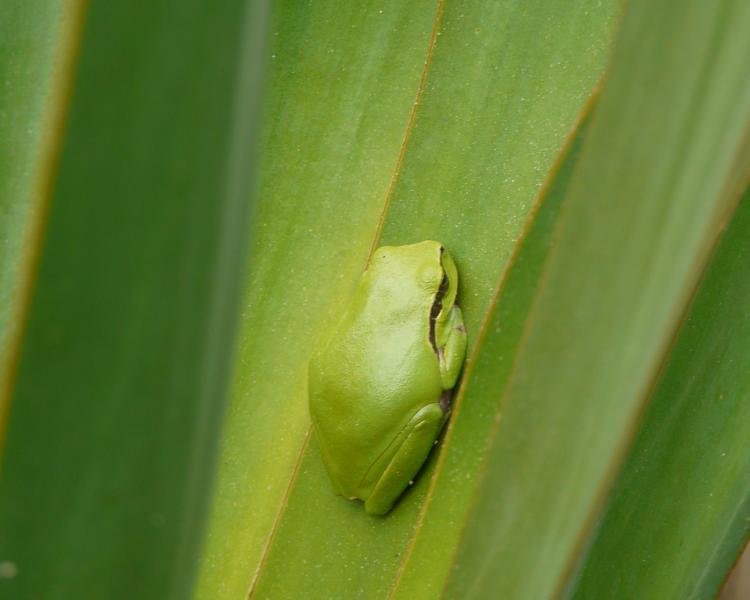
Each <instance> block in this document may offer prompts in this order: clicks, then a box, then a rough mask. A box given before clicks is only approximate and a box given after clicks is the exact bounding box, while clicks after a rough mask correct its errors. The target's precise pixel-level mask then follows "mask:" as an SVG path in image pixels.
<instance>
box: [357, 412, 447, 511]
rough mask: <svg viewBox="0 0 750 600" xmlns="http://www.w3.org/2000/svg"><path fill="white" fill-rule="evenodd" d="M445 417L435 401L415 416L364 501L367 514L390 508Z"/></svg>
mask: <svg viewBox="0 0 750 600" xmlns="http://www.w3.org/2000/svg"><path fill="white" fill-rule="evenodd" d="M445 418H446V415H445V413H444V412H443V411H442V409H441V408H440V405H439V404H428V405H427V406H425V407H424V408H423V409H421V410H420V411H419V412H418V413H417V414H416V415H415V417H414V419H412V421H411V422H410V423H409V430H408V431H406V432H405V434H406V436H405V439H404V441H403V443H402V444H401V445H400V446H399V448H398V449H397V450H396V453H395V454H394V455H393V458H392V459H391V461H390V462H389V463H388V466H387V467H386V468H385V471H384V472H383V474H382V475H381V476H380V479H379V480H378V482H377V483H376V484H375V487H374V488H373V489H372V492H371V493H370V495H369V497H368V498H367V501H366V502H365V510H366V511H367V512H368V513H370V514H371V515H384V514H386V513H387V512H388V511H389V510H391V508H392V507H393V504H394V503H395V502H396V500H397V499H398V497H399V496H400V495H401V494H402V493H403V491H404V490H405V489H406V487H407V486H408V485H409V482H410V481H411V480H412V479H413V478H414V476H415V475H416V474H417V472H418V471H419V469H420V468H421V467H422V465H423V464H424V461H425V460H426V459H427V455H428V454H429V453H430V450H431V449H432V446H433V445H434V442H435V439H436V438H437V436H438V434H439V433H440V429H441V428H442V427H443V423H444V422H445Z"/></svg>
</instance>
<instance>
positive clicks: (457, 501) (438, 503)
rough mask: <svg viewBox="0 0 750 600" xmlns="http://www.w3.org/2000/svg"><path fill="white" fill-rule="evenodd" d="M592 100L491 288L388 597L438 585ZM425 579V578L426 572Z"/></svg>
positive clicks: (431, 591)
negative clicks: (431, 470) (441, 441)
mask: <svg viewBox="0 0 750 600" xmlns="http://www.w3.org/2000/svg"><path fill="white" fill-rule="evenodd" d="M596 98H597V96H596V95H594V96H592V98H591V99H590V101H589V103H588V104H587V106H586V107H585V109H584V113H583V117H585V120H584V121H583V122H582V123H581V125H580V126H579V127H578V128H577V129H576V130H575V136H574V137H572V139H570V140H569V143H568V146H567V147H566V148H565V149H564V151H563V153H562V154H561V156H560V158H559V159H558V164H556V165H555V166H554V167H553V169H552V171H551V173H550V175H549V177H548V180H547V182H546V184H545V187H544V189H543V191H542V195H541V196H540V197H539V199H538V201H537V206H535V207H534V209H533V210H532V213H531V215H530V217H529V223H528V224H527V226H526V230H525V231H524V235H523V237H522V239H520V240H519V241H518V242H517V245H516V250H515V252H514V255H513V257H512V258H511V261H510V262H509V265H508V268H507V271H506V273H504V274H503V277H502V279H501V281H500V284H499V286H498V288H497V289H496V290H495V293H494V297H493V300H492V304H491V305H490V307H489V310H488V313H487V317H486V319H485V322H484V323H482V329H481V331H480V333H479V337H478V339H477V343H476V347H475V349H474V356H472V357H470V358H469V362H468V364H469V367H468V368H467V369H466V371H465V372H464V376H463V384H462V385H461V387H460V388H459V390H458V393H457V394H456V397H455V399H454V401H453V415H452V417H451V423H450V425H449V427H448V432H447V434H446V436H445V441H444V442H443V445H442V449H441V452H440V456H439V458H438V460H437V461H436V466H435V472H434V473H433V475H432V481H431V483H430V488H429V490H428V492H427V497H426V501H425V502H424V504H423V506H422V509H421V513H420V515H419V517H418V521H417V525H416V527H415V531H414V533H413V534H412V539H411V541H410V543H409V547H408V549H407V553H406V555H405V556H404V559H403V561H402V565H401V569H402V571H401V572H400V573H399V574H398V576H397V578H396V581H395V583H394V587H393V590H392V592H391V596H392V597H393V598H405V599H407V598H435V597H439V596H440V595H441V593H442V591H443V588H444V587H445V583H446V580H447V578H448V574H449V572H450V569H451V567H452V564H453V559H454V555H455V550H456V546H457V544H458V542H459V539H460V536H461V534H462V533H463V528H464V526H465V524H466V520H467V518H468V514H469V510H470V502H471V492H472V491H473V490H474V489H475V482H476V481H477V479H478V476H479V472H480V469H481V463H482V458H483V456H484V451H485V448H486V446H487V440H488V438H489V436H490V434H491V433H492V431H493V428H494V427H493V426H494V423H495V419H494V416H495V413H496V412H497V402H498V399H499V398H500V397H501V395H502V391H503V388H504V387H505V384H506V382H507V379H508V376H509V374H510V371H511V367H512V364H513V357H514V355H515V353H516V352H517V350H518V345H519V343H520V341H521V335H522V333H523V326H524V324H525V322H526V319H527V317H528V313H529V309H530V308H531V305H532V301H533V298H534V293H535V292H536V289H537V285H538V282H539V277H540V275H541V273H542V271H543V268H544V264H545V260H546V258H547V254H548V253H549V249H550V243H551V240H552V234H553V231H554V228H555V225H556V224H557V220H558V218H559V216H560V212H561V210H562V207H563V200H564V198H565V195H566V192H567V189H568V186H569V185H570V179H571V176H572V173H573V170H574V167H575V165H576V163H577V161H578V158H579V155H580V150H581V146H582V143H583V140H584V139H585V136H586V131H587V129H588V123H589V122H590V118H591V113H590V112H589V111H591V110H592V109H593V107H594V101H595V99H596ZM426 573H429V574H430V575H429V577H426V576H425V574H426Z"/></svg>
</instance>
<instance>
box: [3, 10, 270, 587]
mask: <svg viewBox="0 0 750 600" xmlns="http://www.w3.org/2000/svg"><path fill="white" fill-rule="evenodd" d="M15 4H17V3H11V5H15ZM48 5H49V6H50V8H51V10H52V12H51V13H50V15H49V18H50V19H55V18H57V15H58V14H59V13H58V12H55V10H54V5H53V4H52V3H48ZM84 5H85V6H84ZM34 7H36V13H35V14H36V16H35V17H34V18H38V19H39V21H30V22H29V23H21V22H20V21H19V22H17V23H15V24H16V25H19V26H26V25H29V24H34V25H38V27H39V29H35V28H34V27H28V28H26V29H24V31H25V34H26V35H29V36H31V38H32V40H31V41H29V42H28V44H27V46H26V49H24V46H23V45H20V46H19V47H18V51H19V52H26V51H27V50H28V47H33V50H29V52H30V53H29V54H27V55H26V56H25V58H23V59H22V60H21V63H22V64H24V65H26V66H29V68H30V74H31V75H32V76H33V79H34V80H33V81H31V82H30V85H31V86H32V87H35V86H37V85H42V83H40V79H43V77H42V76H41V73H42V72H44V71H46V70H47V67H46V66H45V65H44V64H41V63H38V64H36V63H35V61H37V60H39V61H44V60H47V58H48V56H47V55H48V53H47V46H48V45H50V44H52V42H51V41H50V40H46V41H40V42H39V44H38V46H37V45H36V42H35V41H34V39H33V38H34V36H35V35H36V34H40V35H53V34H52V33H51V31H52V30H54V27H51V26H50V27H47V25H48V23H47V20H46V18H47V15H46V14H45V13H44V9H43V8H40V3H38V2H37V3H34ZM65 8H66V9H67V10H66V12H65V19H72V21H71V22H70V23H69V22H68V21H67V20H64V21H63V24H64V25H65V27H66V28H67V29H66V31H68V33H69V34H70V35H71V39H69V40H68V41H67V42H66V43H67V44H68V45H69V46H65V47H66V49H69V47H72V48H74V49H75V48H76V47H79V46H80V52H79V53H77V54H76V53H71V54H65V55H64V56H62V57H61V56H60V55H59V54H56V55H55V57H54V60H62V61H63V63H66V61H67V58H66V57H71V56H73V57H76V61H75V63H73V64H70V65H69V66H70V67H71V68H69V69H64V70H63V76H64V77H65V80H64V82H63V83H62V85H64V86H65V87H66V88H68V89H70V90H71V92H72V99H71V100H70V102H68V101H67V100H68V97H67V95H66V94H62V95H61V96H60V97H57V98H56V103H55V104H54V105H53V106H52V108H51V109H52V110H53V111H57V112H58V113H60V115H61V116H62V118H60V119H59V121H57V124H58V125H61V124H62V122H63V121H65V122H67V127H65V128H63V127H61V126H56V127H53V128H52V130H51V131H46V130H45V133H46V134H48V135H46V136H45V140H44V144H46V145H48V147H46V148H44V149H42V151H41V152H42V154H45V153H46V155H47V156H49V157H50V162H49V164H48V165H47V168H45V169H41V170H39V171H38V172H36V171H35V173H34V174H35V176H36V177H38V178H40V179H39V181H36V182H34V183H33V184H29V186H30V187H31V188H34V189H39V190H41V191H42V192H43V193H41V195H40V201H41V205H40V206H35V207H34V210H41V211H42V212H43V213H44V214H46V213H47V211H48V212H49V215H48V219H46V220H45V221H44V222H43V225H45V227H44V228H43V229H41V230H40V235H38V236H37V237H35V238H33V242H35V243H36V252H37V254H38V255H39V256H40V258H39V261H38V263H37V262H36V261H31V262H30V263H28V264H26V265H25V267H26V269H27V270H26V271H25V272H24V275H25V276H27V277H28V278H29V281H30V282H31V283H30V285H31V288H32V290H33V294H31V295H24V296H23V297H22V300H23V301H26V302H29V303H30V304H29V305H28V307H27V308H26V310H25V313H26V314H27V315H28V318H27V319H26V320H25V321H24V322H22V323H20V324H19V325H20V326H23V330H22V333H23V335H22V336H21V337H20V338H19V340H20V344H19V345H18V346H16V347H14V348H11V351H12V352H15V353H17V356H18V360H17V362H16V363H14V367H15V369H14V371H13V372H12V373H10V374H9V377H10V379H9V380H8V381H13V380H14V381H15V386H13V387H12V395H11V396H10V401H11V408H10V419H9V422H8V431H7V441H6V444H5V453H4V456H3V463H2V470H1V471H0V561H2V576H0V596H2V597H3V598H49V599H56V598H111V599H114V598H133V597H137V598H145V599H147V598H159V599H163V598H180V599H182V598H186V597H188V596H189V594H190V588H191V585H192V582H193V580H194V576H193V574H194V571H195V566H196V559H197V554H198V549H199V543H200V536H201V533H202V527H201V524H202V520H203V517H204V513H205V508H206V504H207V498H208V492H209V490H210V481H211V472H212V467H213V459H214V456H215V452H214V450H215V445H216V439H217V437H218V430H219V424H220V417H221V414H222V407H223V398H224V395H225V391H226V381H227V372H228V368H227V365H228V363H229V359H230V357H231V350H232V340H233V337H234V336H233V331H234V324H235V320H236V319H235V315H236V313H237V300H238V299H239V287H240V286H239V282H240V281H241V279H240V272H241V270H242V262H243V257H244V255H245V251H246V249H245V243H244V242H245V239H246V234H247V221H248V207H249V197H250V186H249V180H248V177H249V174H250V173H252V169H251V166H252V163H253V154H252V149H253V147H254V144H255V142H256V141H257V139H256V138H257V135H256V127H255V125H254V122H253V119H254V114H255V108H256V104H257V102H256V99H257V96H258V87H259V86H258V81H259V74H260V54H261V50H260V46H261V40H262V38H263V36H262V32H263V13H264V10H265V5H264V4H262V3H255V2H245V1H244V0H221V1H219V2H213V3H211V4H210V5H209V4H207V3H205V2H198V1H190V0H189V1H184V0H179V1H177V0H159V1H157V2H154V1H151V0H149V1H136V2H126V3H111V2H106V1H99V0H93V1H92V2H89V3H77V2H75V3H68V4H67V5H66V7H65ZM84 8H86V9H87V10H86V11H85V15H84ZM5 9H6V7H5V6H4V7H3V9H2V10H3V11H5ZM68 11H69V12H68ZM84 16H85V29H84V28H83V22H84ZM4 25H5V23H4ZM68 25H69V27H68ZM45 30H46V33H45ZM54 35H56V34H54ZM19 36H20V34H19ZM52 45H54V44H52ZM37 51H39V54H37V55H35V54H34V53H35V52H37ZM6 64H7V63H3V66H5V65H6ZM73 67H74V68H73ZM74 73H75V78H74ZM14 77H15V75H14ZM14 77H12V78H11V81H13V80H15V79H17V77H15V79H14ZM17 91H19V93H22V92H23V86H21V88H20V89H19V90H17ZM35 93H42V95H44V94H43V92H41V91H40V90H37V92H35ZM29 94H30V96H29V98H30V99H31V100H33V101H34V102H36V100H34V94H32V93H31V92H29ZM22 99H23V96H22V97H21V98H20V100H22ZM32 108H33V110H32V112H35V114H38V110H37V108H38V107H36V106H35V107H32ZM37 126H39V127H41V126H42V125H41V124H39V123H37ZM19 135H20V134H19ZM17 139H18V138H17V136H16V137H13V136H12V137H11V138H10V139H2V140H0V144H2V145H3V149H4V151H7V154H10V153H11V152H12V150H13V149H14V148H13V147H12V144H14V143H15V142H16V141H17ZM27 142H28V143H29V144H31V145H33V143H34V142H33V140H32V141H28V140H27ZM8 143H10V144H11V146H10V147H9V146H7V145H6V144H8ZM24 153H25V155H26V157H25V158H23V159H22V160H27V159H29V155H30V154H32V153H33V152H27V151H26V150H24ZM7 154H6V152H4V153H3V156H6V155H7ZM32 163H33V161H31V162H30V163H29V165H28V167H29V168H33V164H32ZM18 167H19V165H18V164H14V165H12V169H16V168H18ZM21 168H23V165H21ZM14 172H15V171H14ZM21 179H23V178H21ZM17 181H20V179H19V180H17ZM5 183H6V182H5V181H4V184H5ZM13 185H17V186H18V187H17V189H18V193H19V194H20V193H22V192H23V190H22V189H21V188H22V187H24V186H26V184H23V185H21V184H18V183H14V184H13ZM27 187H28V186H27ZM23 200H24V199H23V198H17V199H15V201H17V202H22V201H23ZM19 206H20V205H19ZM19 227H20V225H19ZM8 381H5V382H3V390H4V391H6V390H8V389H10V386H9V384H8Z"/></svg>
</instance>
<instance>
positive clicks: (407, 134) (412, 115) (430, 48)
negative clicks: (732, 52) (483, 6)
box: [247, 0, 445, 599]
mask: <svg viewBox="0 0 750 600" xmlns="http://www.w3.org/2000/svg"><path fill="white" fill-rule="evenodd" d="M444 7H445V0H438V4H437V8H436V10H435V17H434V19H433V24H432V32H431V34H430V39H429V42H428V44H427V52H426V56H425V60H424V64H423V66H422V73H421V75H420V78H419V83H418V85H417V92H416V95H415V98H414V102H413V103H412V106H411V109H410V110H409V116H408V118H407V121H406V127H405V129H404V135H403V138H402V140H401V145H400V147H399V152H398V156H397V158H396V164H395V165H394V168H393V173H392V175H391V179H390V182H389V184H388V189H387V190H386V195H385V199H384V201H383V207H382V208H381V210H380V217H379V219H378V222H377V224H376V226H375V232H374V234H373V239H372V242H371V244H370V249H369V252H368V255H367V262H366V263H365V265H364V267H363V271H364V270H365V269H366V268H367V264H368V263H369V262H370V258H371V257H372V254H373V253H374V252H375V250H376V248H377V247H378V244H379V242H380V238H381V234H382V231H383V226H384V224H385V218H386V215H387V213H388V209H389V207H390V203H391V198H392V197H393V191H394V189H395V187H396V182H397V181H398V178H399V174H400V173H401V166H402V164H403V160H404V157H405V156H406V150H407V148H408V146H409V141H410V139H411V135H412V132H413V130H414V123H415V121H416V118H417V112H418V110H419V106H420V104H421V102H420V101H421V99H422V94H423V93H424V89H425V87H426V83H427V79H428V76H429V70H430V64H431V62H432V56H433V53H434V49H435V43H436V41H437V35H438V31H439V29H440V24H441V20H442V16H443V9H444ZM311 437H312V424H311V425H309V426H308V428H307V431H306V432H305V437H304V440H303V442H302V446H301V447H300V450H299V452H298V454H297V459H296V461H295V464H294V469H293V470H292V473H291V475H290V478H289V483H288V484H287V486H286V489H285V490H284V496H283V497H282V501H281V504H280V505H279V510H278V512H277V513H276V517H275V518H274V522H273V526H272V528H271V532H270V534H269V536H268V540H267V541H266V544H265V545H264V547H263V553H262V555H261V559H260V561H259V563H258V567H257V568H256V570H255V574H254V576H253V579H252V581H251V582H250V588H249V589H248V592H247V598H248V599H250V598H252V596H253V594H254V592H255V589H256V586H257V584H258V582H259V581H260V579H261V577H262V575H263V570H264V568H265V565H266V564H267V560H268V555H269V554H270V551H271V548H272V547H273V543H274V540H275V538H276V534H277V532H278V530H279V525H280V524H281V522H282V521H283V518H284V514H285V512H286V509H287V506H288V502H289V497H290V495H291V491H292V489H293V488H294V484H295V482H296V480H297V476H298V474H299V471H300V466H301V465H302V462H303V460H304V457H305V454H306V452H307V448H308V446H309V442H310V438H311Z"/></svg>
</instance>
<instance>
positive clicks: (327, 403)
mask: <svg viewBox="0 0 750 600" xmlns="http://www.w3.org/2000/svg"><path fill="white" fill-rule="evenodd" d="M422 286H423V283H422V280H421V279H420V278H419V277H418V276H416V277H415V276H414V274H412V275H411V276H410V275H409V273H408V272H407V273H406V275H405V276H404V277H401V278H400V277H381V276H379V274H378V273H377V272H374V273H366V274H365V276H363V278H362V281H361V282H360V289H359V290H358V293H357V294H355V300H354V302H353V303H352V304H351V305H350V306H349V308H348V310H347V311H346V313H345V314H344V315H343V318H342V319H341V321H340V322H339V324H338V326H337V327H336V328H335V330H334V332H333V335H332V336H331V338H330V341H329V342H328V344H327V345H326V346H325V347H324V348H322V349H321V351H320V352H319V353H317V354H316V356H314V357H313V360H312V362H311V365H310V406H311V412H312V417H313V421H314V425H315V427H316V429H317V434H318V440H319V442H320V445H321V451H322V452H323V454H324V457H325V462H326V464H327V466H328V468H329V470H330V471H331V475H332V476H333V479H334V480H336V481H337V482H338V484H339V486H340V491H341V493H343V494H344V495H347V496H354V495H358V493H359V492H358V491H357V490H358V485H359V484H360V482H361V481H362V479H363V477H364V476H365V474H366V472H367V470H368V469H369V467H370V466H371V465H372V464H373V463H374V462H375V460H376V459H377V458H378V456H380V455H381V454H382V453H383V452H384V451H385V450H386V448H387V447H388V444H389V443H390V441H392V440H393V439H394V438H395V437H396V435H397V434H398V432H399V431H400V430H401V429H403V428H404V427H405V426H406V424H407V423H408V422H409V420H410V419H411V418H412V417H413V416H414V415H415V414H416V412H417V411H418V410H419V409H420V408H422V407H423V406H425V405H426V404H429V403H432V402H436V401H437V400H438V398H439V397H440V394H441V392H442V389H441V387H440V384H439V382H440V376H439V369H438V362H437V357H436V356H435V353H434V351H433V349H432V345H431V342H430V331H429V315H430V310H431V308H432V302H433V300H434V295H431V294H430V293H429V292H428V291H426V290H425V289H424V287H422ZM362 365H367V368H362Z"/></svg>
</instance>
